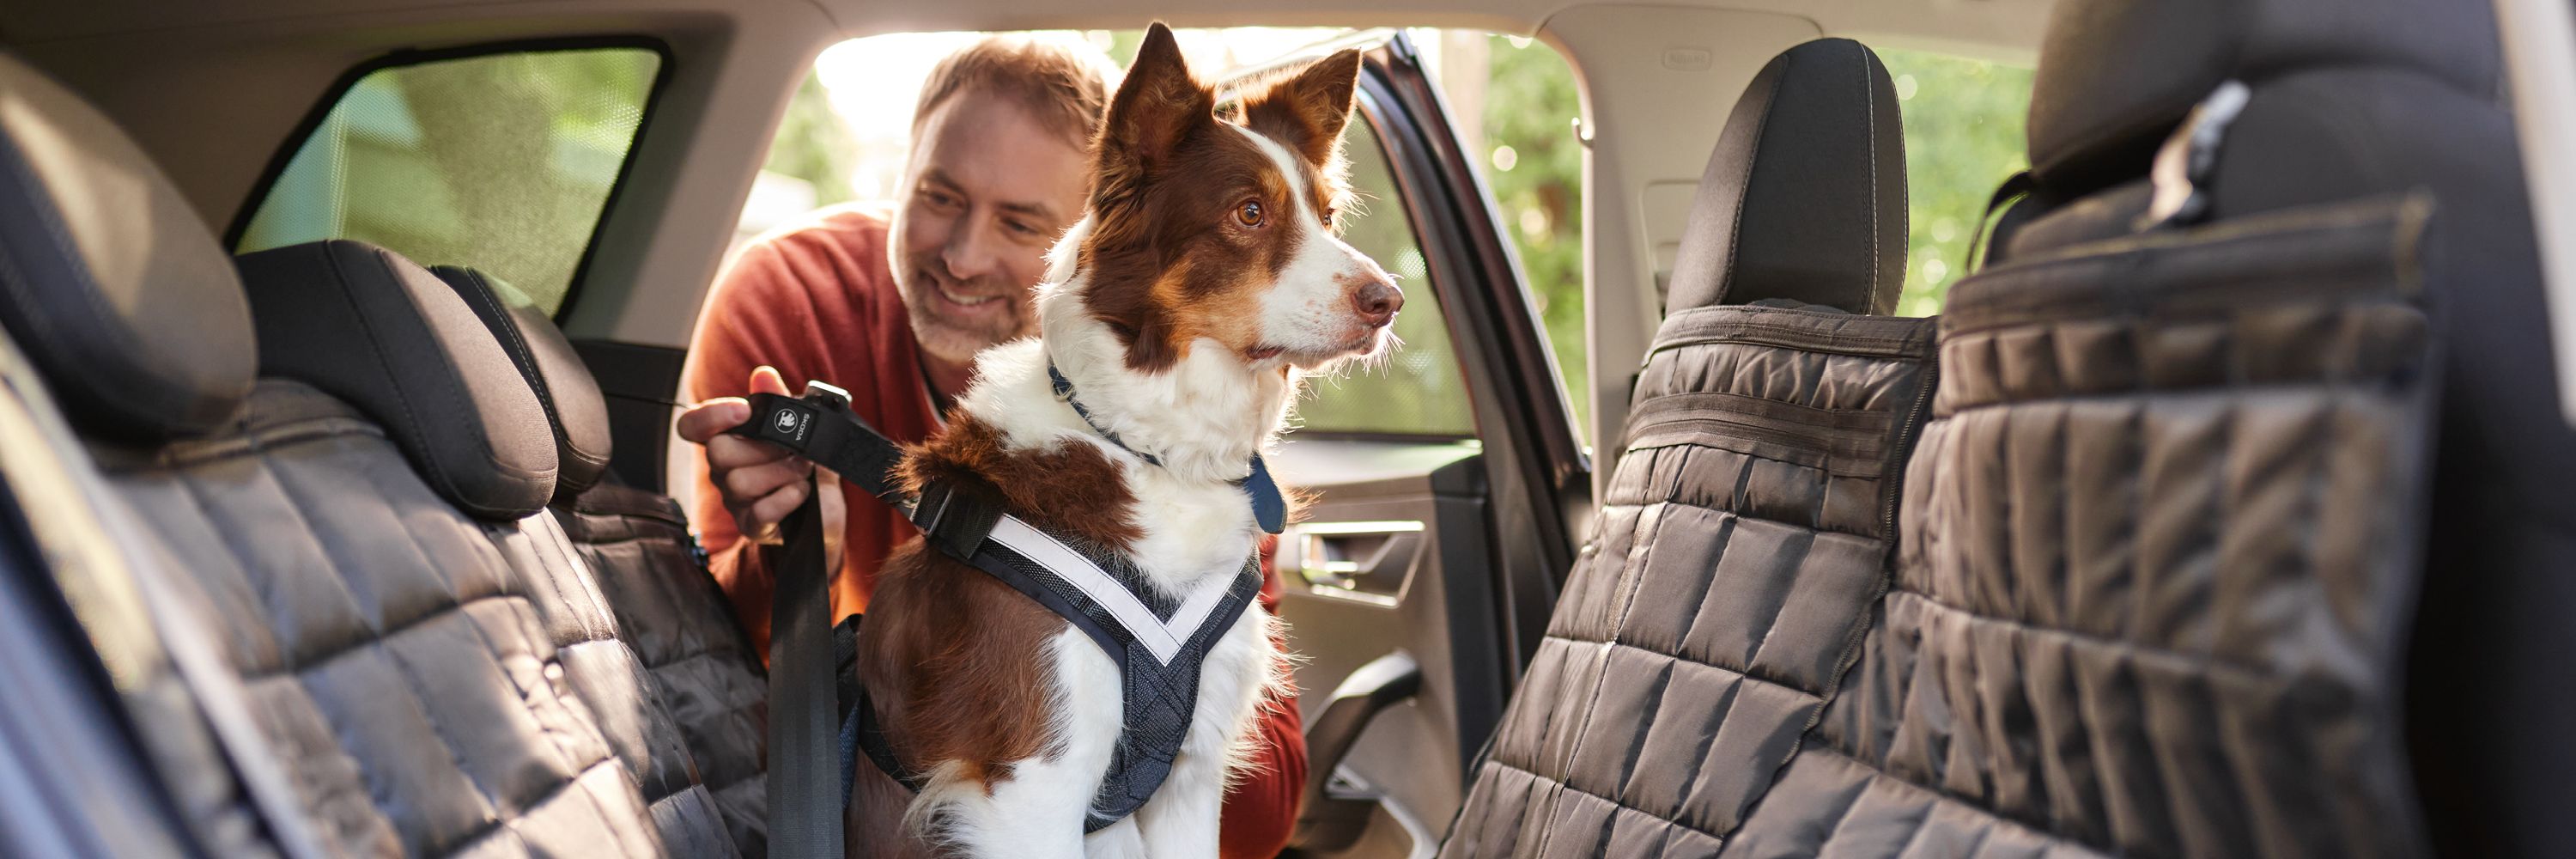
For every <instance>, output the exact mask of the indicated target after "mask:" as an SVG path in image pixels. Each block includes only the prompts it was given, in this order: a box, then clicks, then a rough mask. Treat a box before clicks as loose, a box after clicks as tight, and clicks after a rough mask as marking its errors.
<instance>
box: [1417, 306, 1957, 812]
mask: <svg viewBox="0 0 2576 859" xmlns="http://www.w3.org/2000/svg"><path fill="white" fill-rule="evenodd" d="M1932 349H1933V329H1932V323H1931V322H1930V321H1929V320H1921V319H1895V318H1887V317H1867V316H1856V315H1851V314H1845V313H1841V312H1837V311H1830V310H1818V309H1811V308H1810V309H1780V308H1768V307H1754V306H1718V307H1705V308H1697V309H1691V310H1684V311H1680V312H1677V313H1675V314H1673V315H1672V316H1671V317H1669V318H1668V319H1666V321H1665V322H1664V325H1663V328H1662V331H1661V332H1660V333H1659V335H1658V337H1657V342H1656V343H1655V345H1654V347H1653V351H1652V353H1651V354H1650V356H1649V357H1648V359H1647V362H1646V366H1645V370H1644V373H1643V374H1642V375H1641V376H1640V377H1639V379H1638V382H1637V392H1636V395H1635V402H1634V408H1633V410H1632V411H1631V412H1630V419H1629V428H1628V436H1627V439H1626V441H1625V448H1626V452H1625V453H1624V454H1623V455H1622V456H1621V458H1620V460H1619V465H1618V470H1617V473H1616V475H1615V477H1614V478H1613V480H1612V483H1611V488H1610V494H1609V496H1608V497H1607V498H1606V499H1604V503H1603V505H1602V508H1601V511H1600V513H1599V516H1598V519H1597V521H1595V523H1594V524H1593V532H1592V533H1593V535H1594V536H1593V538H1592V541H1591V542H1590V543H1589V544H1588V545H1586V546H1585V547H1584V548H1583V551H1582V555H1581V557H1580V558H1579V559H1578V560H1577V561H1576V564H1575V568H1574V572H1573V574H1572V576H1571V577H1570V578H1569V579H1568V580H1567V583H1566V588H1565V591H1564V593H1563V595H1562V596H1561V597H1560V598H1559V601H1558V603H1557V608H1556V613H1555V616H1554V617H1553V619H1552V620H1551V622H1550V624H1549V629H1548V634H1547V637H1546V638H1545V639H1544V640H1543V641H1541V643H1540V644H1539V648H1538V654H1537V656H1536V657H1535V658H1534V659H1533V660H1532V661H1531V663H1530V668H1529V672H1528V674H1527V675H1526V676H1525V677H1524V679H1523V681H1522V686H1521V688H1520V689H1519V690H1518V691H1517V692H1516V693H1515V694H1514V695H1513V698H1512V704H1511V706H1510V708H1509V709H1508V710H1507V711H1506V712H1505V713H1504V716H1503V723H1502V727H1501V729H1500V730H1499V732H1498V733H1497V734H1496V736H1495V739H1494V743H1493V747H1492V749H1491V751H1490V754H1489V755H1488V758H1487V760H1486V761H1485V762H1484V763H1483V764H1482V766H1481V767H1480V768H1479V769H1478V772H1477V778H1476V784H1475V787H1474V788H1473V791H1472V792H1471V794H1470V795H1469V797H1468V799H1467V803H1466V806H1465V808H1464V809H1463V810H1462V811H1461V812H1460V814H1459V817H1458V821H1457V824H1456V827H1455V829H1454V830H1453V834H1452V835H1451V837H1450V840H1449V842H1448V844H1447V845H1445V846H1444V848H1443V850H1442V852H1441V855H1443V856H1449V857H1525V856H1565V857H1580V856H1602V855H1613V856H1709V855H1713V854H1715V853H1716V852H1717V851H1718V849H1719V848H1720V846H1721V845H1722V844H1723V843H1724V842H1725V839H1726V837H1727V836H1728V835H1729V834H1730V833H1732V832H1734V831H1735V830H1736V828H1737V827H1739V826H1742V825H1743V824H1744V821H1745V814H1746V812H1747V810H1748V809H1751V808H1753V807H1754V803H1755V802H1756V801H1757V800H1759V799H1760V798H1761V797H1762V795H1763V794H1764V792H1765V791H1767V790H1768V789H1769V788H1770V786H1771V782H1772V778H1773V775H1774V771H1775V770H1776V769H1777V768H1778V766H1779V765H1780V763H1781V762H1783V761H1786V760H1788V759H1789V758H1790V756H1791V755H1792V754H1794V753H1795V752H1796V751H1797V749H1798V747H1799V744H1800V741H1801V737H1802V735H1803V734H1805V732H1806V730H1807V727H1808V726H1809V725H1811V724H1813V723H1814V721H1815V719H1816V718H1817V715H1818V713H1819V711H1820V710H1821V708H1822V707H1823V706H1824V703H1825V701H1826V700H1827V699H1828V698H1830V697H1831V696H1832V694H1833V690H1834V687H1835V685H1836V683H1837V680H1838V678H1840V677H1841V676H1842V675H1843V673H1844V669H1845V668H1846V667H1847V666H1849V665H1850V664H1851V662H1852V659H1853V657H1854V655H1855V652H1856V645H1857V644H1858V641H1859V636H1860V634H1861V632H1862V630H1863V624H1864V622H1865V620H1866V617H1867V614H1868V608H1869V606H1870V605H1872V603H1873V601H1874V600H1876V599H1877V598H1878V596H1879V593H1880V592H1881V591H1882V590H1883V589H1884V588H1885V586H1886V583H1887V558H1888V556H1889V554H1890V550H1891V548H1892V546H1893V541H1892V536H1893V535H1892V531H1893V525H1894V516H1895V511H1896V494H1895V491H1894V489H1895V480H1896V477H1897V475H1898V473H1899V468H1900V467H1901V463H1902V462H1903V457H1902V454H1903V452H1904V450H1905V449H1906V446H1907V440H1908V439H1909V438H1910V437H1911V435H1912V434H1913V433H1914V432H1915V431H1916V429H1917V425H1918V422H1919V421H1920V419H1921V417H1922V415H1923V414H1924V412H1925V411H1926V410H1927V408H1928V406H1929V403H1930V399H1931V393H1932V373H1931V368H1930V365H1931V363H1932V355H1933V352H1932Z"/></svg>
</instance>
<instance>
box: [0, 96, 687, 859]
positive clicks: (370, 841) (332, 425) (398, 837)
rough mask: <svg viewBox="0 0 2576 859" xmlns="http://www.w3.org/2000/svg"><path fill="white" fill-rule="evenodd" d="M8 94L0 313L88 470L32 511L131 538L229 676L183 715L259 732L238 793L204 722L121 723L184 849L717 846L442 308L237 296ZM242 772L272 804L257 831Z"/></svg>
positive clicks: (549, 851)
mask: <svg viewBox="0 0 2576 859" xmlns="http://www.w3.org/2000/svg"><path fill="white" fill-rule="evenodd" d="M0 77H5V78H6V79H7V80H8V81H9V82H10V83H11V87H10V89H11V90H12V92H13V96H12V98H11V99H9V100H8V101H7V102H6V104H0V108H5V109H0V143H5V144H7V146H5V147H0V155H8V156H13V157H8V158H0V251H4V252H0V261H5V263H6V264H5V265H0V286H5V287H6V288H5V289H0V322H5V324H6V326H7V328H8V333H9V335H10V337H11V339H12V340H14V341H15V343H16V344H17V345H19V346H21V347H22V348H24V350H25V352H26V355H27V359H28V361H29V363H31V364H32V365H34V367H35V368H36V369H37V371H38V373H39V374H40V375H41V376H42V377H43V378H44V379H45V383H46V387H47V388H48V389H50V393H51V394H52V396H53V399H54V400H55V401H56V402H58V403H59V404H60V406H61V408H62V411H63V417H64V418H65V419H67V421H68V423H69V425H70V426H71V427H72V428H73V429H74V430H75V431H76V433H77V434H78V436H79V442H80V444H82V445H84V446H85V447H86V448H87V451H86V453H87V454H88V456H87V457H86V459H88V460H94V462H95V464H96V466H97V469H98V471H99V472H100V473H103V475H104V486H103V488H99V487H93V489H95V491H92V492H87V493H82V492H77V491H76V492H74V493H73V494H72V495H70V496H66V497H64V498H55V499H46V500H47V501H49V502H77V501H80V500H88V501H91V502H93V505H94V506H95V508H96V511H97V513H98V516H99V518H101V519H102V520H108V521H119V522H129V521H139V527H136V528H131V529H126V530H125V531H124V533H126V534H128V535H131V536H130V538H129V539H126V540H124V541H122V542H121V543H120V544H119V545H120V547H121V548H123V549H124V550H125V555H126V556H127V560H128V561H129V563H131V564H133V565H134V566H136V567H138V568H140V569H148V570H150V571H153V572H154V573H155V574H156V575H157V578H146V580H147V581H157V582H160V583H161V584H159V585H157V586H156V588H157V590H156V591H155V592H156V593H158V594H161V595H165V596H167V597H168V600H169V603H170V604H172V605H174V606H175V608H174V609H173V611H172V613H171V614H168V615H165V616H164V617H165V618H169V617H176V618H181V619H184V620H185V621H188V622H192V623H193V625H195V626H199V627H202V628H204V629H205V630H206V631H209V632H210V635H209V636H207V638H208V639H210V640H200V641H192V640H191V639H190V638H189V637H187V636H186V635H182V634H178V633H172V634H171V636H170V644H171V647H172V648H173V649H174V650H181V649H194V650H196V651H198V652H205V651H211V652H212V653H211V655H212V656H214V657H215V658H214V659H213V660H211V661H212V662H214V663H215V664H216V665H217V666H218V674H219V675H220V679H221V680H223V682H222V683H220V684H214V685H213V686H209V685H208V684H198V685H197V686H195V687H193V690H194V691H191V692H187V693H185V694H192V695H193V694H197V693H198V692H202V691H203V690H204V689H207V688H217V687H220V688H222V689H226V690H231V691H237V692H239V693H240V694H239V697H240V699H241V700H242V701H244V702H246V704H247V706H246V707H245V708H243V709H244V710H246V711H247V716H248V720H249V721H250V722H252V723H253V724H255V725H256V730H254V731H252V732H251V734H252V735H253V737H254V742H252V743H250V744H248V745H236V746H233V747H232V748H231V751H230V753H231V755H232V756H233V757H234V759H235V760H236V761H242V762H243V765H242V766H240V767H238V771H239V772H240V773H250V772H252V771H254V770H256V769H260V768H263V767H275V768H277V769H280V770H282V778H278V779H274V780H266V779H257V778H247V777H243V778H236V777H235V775H236V773H235V771H234V770H235V768H232V767H227V766H226V764H225V758H224V757H223V756H222V755H221V754H218V753H216V752H213V751H210V750H209V749H208V748H206V743H205V735H204V734H203V733H201V732H195V731H186V732H175V733H174V732H169V731H158V730H155V731H142V732H139V733H140V738H141V740H142V741H144V742H146V743H148V744H151V745H152V746H153V747H154V748H153V752H154V754H155V758H156V760H158V761H160V762H161V765H162V767H163V770H164V772H163V775H164V778H165V781H167V782H168V783H169V784H170V785H171V787H172V789H171V792H172V793H173V794H174V795H175V796H178V797H179V798H180V801H181V803H182V805H183V806H184V807H185V809H186V813H187V816H188V817H189V819H190V820H191V822H192V824H193V826H194V827H195V828H196V829H197V834H198V835H199V836H200V837H201V838H203V839H205V840H206V841H207V843H209V844H214V845H219V847H218V849H222V850H224V851H225V852H241V853H257V852H262V851H261V849H260V848H261V845H262V843H263V842H266V841H269V840H270V837H271V835H272V834H273V833H274V832H275V831H276V830H278V829H284V830H289V831H293V830H309V834H310V835H311V836H312V838H311V839H310V840H311V841H313V842H316V844H317V846H318V847H319V848H320V850H319V852H321V853H323V854H326V855H370V856H372V855H392V854H403V855H420V856H439V855H460V854H472V855H478V856H481V855H499V856H511V855H530V854H545V855H581V856H601V855H606V856H618V855H623V856H652V855H688V856H721V855H733V854H734V853H735V849H734V845H733V839H732V838H731V837H730V836H729V835H728V833H727V829H726V826H725V822H724V818H723V815H722V814H720V813H719V812H718V810H717V803H716V800H715V798H714V797H713V796H712V795H711V794H710V792H709V790H708V788H707V787H706V786H705V785H704V784H703V783H702V781H701V773H700V770H699V767H698V764H697V762H696V761H695V760H694V758H693V756H692V754H691V752H690V749H689V747H688V744H687V742H685V741H684V731H683V729H682V727H681V725H682V724H683V722H682V721H681V720H680V719H676V718H674V716H673V713H672V711H671V708H669V707H668V706H666V704H665V702H664V701H663V697H662V694H661V691H660V687H661V684H658V683H656V682H655V681H654V680H652V679H651V678H649V677H648V675H647V673H646V668H645V663H644V662H643V661H642V660H640V659H638V657H637V654H636V653H635V651H634V650H633V649H632V648H630V647H629V646H628V645H627V644H626V643H625V642H624V641H623V640H622V639H621V637H620V633H619V630H620V627H619V623H618V620H617V618H616V617H615V613H614V612H613V611H612V610H611V609H610V608H609V606H608V600H607V594H608V589H607V588H604V587H602V585H601V584H600V582H599V581H598V580H597V579H595V578H594V577H593V576H592V575H591V573H590V571H589V570H588V569H587V567H586V565H585V564H584V562H583V558H582V554H581V553H580V552H579V551H577V550H576V549H575V547H574V545H573V542H572V541H571V540H570V539H568V537H567V535H566V533H565V530H564V528H563V527H562V525H560V524H559V523H558V520H557V519H556V517H555V516H553V515H550V514H548V513H547V512H546V508H547V504H548V502H549V501H551V500H554V498H555V496H556V494H557V493H556V489H557V486H556V484H557V477H558V470H559V468H560V466H559V464H558V449H557V448H556V446H555V443H554V439H553V437H552V436H553V433H552V431H551V425H550V423H549V422H548V421H547V419H546V416H545V412H544V408H543V406H542V405H541V403H540V401H539V399H538V398H537V396H536V395H535V394H534V393H533V392H532V391H531V390H530V388H529V386H528V383H527V382H526V380H525V379H524V378H523V377H522V376H521V374H520V372H519V369H518V366H517V365H516V363H515V362H513V360H512V359H511V357H510V355H509V354H508V353H507V351H506V350H505V349H504V348H503V347H502V346H501V345H500V344H499V343H498V342H497V341H496V340H495V339H494V338H493V336H492V335H491V332H490V331H489V330H487V329H486V328H485V327H484V325H483V322H482V321H481V320H480V319H478V318H477V316H476V314H475V312H474V311H473V310H472V309H471V308H469V307H468V305H467V304H466V302H465V300H464V299H462V298H460V297H459V295H458V294H457V293H455V292H453V291H451V290H450V289H449V288H448V287H447V286H446V285H445V284H444V283H442V282H441V281H439V280H438V279H437V278H436V277H435V276H433V275H431V274H430V273H429V272H427V271H426V270H423V269H421V268H419V267H418V266H416V265H413V264H411V263H409V262H408V261H404V260H402V259H400V258H399V257H396V256H394V255H392V254H390V253H387V252H385V251H382V250H380V249H376V248H372V247H368V246H364V245H359V244H355V243H347V242H335V243H330V244H326V245H315V246H303V247H296V248H286V249H280V250H276V251H270V252H265V253H262V254H256V255H252V256H251V257H248V258H245V259H243V260H242V261H241V271H242V275H240V276H237V275H236V273H235V271H234V270H233V268H232V266H230V265H229V264H228V260H227V257H226V256H225V254H224V253H223V251H222V250H221V249H220V247H219V246H218V245H217V244H216V243H215V241H214V239H213V236H212V235H211V233H210V232H209V231H208V230H207V229H206V228H205V226H204V224H203V223H202V221H200V220H198V219H197V218H196V216H195V214H194V213H193V212H192V211H191V210H190V209H189V208H188V206H187V204H186V203H185V201H184V200H183V199H182V198H181V197H180V195H179V194H178V193H177V191H176V190H175V189H173V188H172V187H171V186H170V185H169V183H168V182H167V180H166V179H165V178H164V177H162V176H161V175H160V174H159V173H158V171H157V170H155V169H153V168H152V166H151V165H150V164H149V162H148V161H147V160H145V159H143V158H142V156H141V154H140V152H139V151H138V150H137V149H136V148H135V147H134V146H133V144H132V143H131V142H130V141H129V140H127V139H125V138H124V137H123V135H122V134H120V133H118V132H117V131H116V129H115V128H114V126H113V125H112V124H111V123H109V122H107V121H106V120H105V119H104V118H103V117H100V116H99V115H98V114H97V113H96V112H95V111H94V110H91V109H89V108H88V107H86V106H85V105H82V104H81V103H80V102H79V101H78V99H77V98H76V97H74V96H72V95H70V94H69V93H67V92H65V91H63V90H61V89H60V88H59V87H57V86H55V85H53V84H52V83H51V82H50V81H46V80H44V79H43V78H42V76H41V75H37V74H34V73H32V72H29V71H27V70H26V69H25V68H24V67H23V66H22V65H20V64H18V63H16V62H15V61H14V60H11V59H9V58H7V57H5V56H0ZM244 280H247V281H249V282H250V288H249V289H248V290H247V292H246V291H245V289H244ZM246 296H247V299H248V300H247V301H245V297H246ZM52 453H53V455H55V456H57V457H59V458H61V459H62V460H63V461H65V462H68V463H71V464H73V465H74V466H75V467H76V469H78V470H82V471H86V469H87V468H88V466H89V463H87V462H84V461H83V460H84V459H85V458H84V457H83V451H82V450H80V449H77V448H63V449H60V450H57V451H53V452H52ZM27 454H28V451H25V450H19V451H14V452H13V453H12V455H13V456H18V455H27ZM35 455H39V456H41V455H45V452H44V451H37V452H35ZM163 631H164V632H165V633H166V632H171V631H170V630H167V629H165V630H163ZM91 633H92V635H93V637H98V636H101V635H111V634H115V632H114V631H104V632H103V631H101V630H98V629H93V630H91ZM236 682H237V684H238V686H237V688H236V687H235V683H236ZM199 697H203V696H199ZM207 700H211V699H207ZM210 706H212V705H210ZM179 709H182V710H184V709H187V708H186V707H185V706H181V707H179ZM215 709H221V708H220V707H217V708H215ZM138 718H140V717H138ZM144 723H145V724H151V723H152V722H149V721H146V722H144ZM251 746H264V748H252V747H251ZM260 783H276V784H282V786H283V790H282V792H283V793H284V794H285V797H284V802H283V803H282V805H281V806H278V807H283V808H286V809H289V811H287V812H285V813H283V814H278V815H270V816H262V815H259V814H256V813H254V812H252V811H251V810H250V809H252V808H254V807H258V806H260V805H261V803H259V802H256V801H254V800H253V799H252V798H251V797H252V796H253V795H271V794H264V793H261V792H260V791H256V790H253V789H251V787H250V785H253V784H260ZM263 820H264V821H266V824H267V825H265V826H262V825H259V823H260V822H261V821H263ZM294 840H295V839H288V840H287V841H286V842H278V843H281V844H284V843H292V842H293V841H294Z"/></svg>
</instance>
